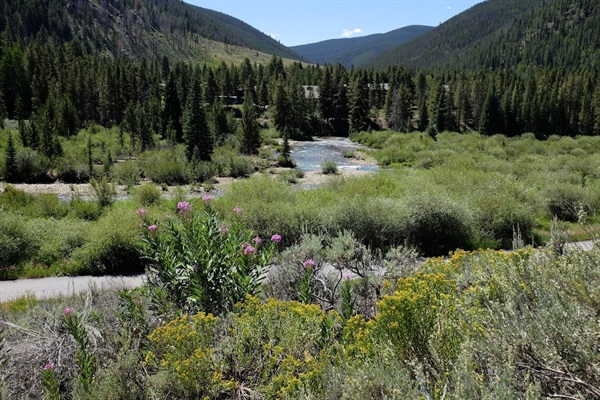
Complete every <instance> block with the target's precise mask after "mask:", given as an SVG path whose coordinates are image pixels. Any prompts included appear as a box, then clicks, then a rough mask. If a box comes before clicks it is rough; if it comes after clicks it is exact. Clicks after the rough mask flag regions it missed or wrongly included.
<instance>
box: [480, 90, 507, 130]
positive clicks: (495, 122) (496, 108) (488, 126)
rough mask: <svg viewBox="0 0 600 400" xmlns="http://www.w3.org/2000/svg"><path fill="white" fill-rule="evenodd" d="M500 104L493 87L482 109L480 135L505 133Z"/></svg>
mask: <svg viewBox="0 0 600 400" xmlns="http://www.w3.org/2000/svg"><path fill="white" fill-rule="evenodd" d="M503 125H504V124H503V121H502V115H501V113H500V102H499V101H498V97H497V96H496V93H495V90H494V88H493V87H491V88H490V90H489V91H488V94H487V96H486V98H485V102H484V103H483V107H482V109H481V117H480V118H479V133H481V134H482V135H493V134H496V133H502V132H504V126H503Z"/></svg>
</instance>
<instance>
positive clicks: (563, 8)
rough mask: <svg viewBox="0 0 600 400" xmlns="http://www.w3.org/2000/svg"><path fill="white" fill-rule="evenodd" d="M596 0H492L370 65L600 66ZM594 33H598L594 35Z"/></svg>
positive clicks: (462, 66)
mask: <svg viewBox="0 0 600 400" xmlns="http://www.w3.org/2000/svg"><path fill="white" fill-rule="evenodd" d="M599 30H600V9H599V7H597V5H595V4H594V0H488V1H485V2H482V3H479V4H477V5H475V6H473V7H471V8H470V9H468V10H466V11H464V12H463V13H461V14H458V15H456V16H454V17H453V18H451V19H449V20H448V21H446V22H444V23H443V24H441V25H440V26H438V27H436V28H434V29H432V30H431V31H429V32H426V33H424V34H423V35H421V36H419V37H417V38H415V39H414V40H412V41H410V42H406V43H402V44H400V45H398V46H396V47H395V48H393V49H390V50H387V51H385V52H383V53H381V54H379V55H378V56H376V57H374V58H372V59H371V60H370V61H369V62H368V63H366V64H365V66H366V67H375V68H377V67H379V68H381V67H386V66H389V65H400V66H403V67H408V68H427V69H432V68H433V69H435V68H465V69H475V68H505V67H509V68H516V67H517V66H535V67H559V68H577V67H578V65H580V62H581V59H580V56H579V55H580V54H583V55H585V59H586V62H587V63H588V64H591V67H592V68H598V67H600V63H599V62H598V61H597V59H599V58H600V43H599V42H598V41H597V40H596V41H595V39H594V38H595V37H598V35H599ZM593 33H595V35H594V34H593Z"/></svg>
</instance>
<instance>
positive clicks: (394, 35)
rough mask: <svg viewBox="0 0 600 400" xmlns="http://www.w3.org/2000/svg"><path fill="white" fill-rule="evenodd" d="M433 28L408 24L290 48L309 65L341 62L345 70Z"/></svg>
mask: <svg viewBox="0 0 600 400" xmlns="http://www.w3.org/2000/svg"><path fill="white" fill-rule="evenodd" d="M432 28H433V27H431V26H425V25H411V26H405V27H404V28H400V29H396V30H393V31H390V32H387V33H380V34H375V35H368V36H363V37H357V38H349V39H331V40H325V41H322V42H318V43H310V44H303V45H300V46H292V47H290V48H291V49H292V50H294V51H295V52H296V53H298V54H300V55H301V56H302V57H303V58H304V59H305V60H307V61H309V62H312V63H319V64H337V63H340V64H342V65H343V66H345V67H347V68H349V67H351V66H352V65H354V66H355V67H362V66H363V65H364V64H365V63H366V62H368V61H369V60H370V59H371V58H373V57H375V56H377V55H379V54H381V53H382V52H384V51H386V50H389V49H391V48H394V47H395V46H397V45H398V44H400V43H404V42H406V41H409V40H411V39H413V38H415V37H417V36H419V35H421V34H423V33H425V32H427V31H429V30H431V29H432Z"/></svg>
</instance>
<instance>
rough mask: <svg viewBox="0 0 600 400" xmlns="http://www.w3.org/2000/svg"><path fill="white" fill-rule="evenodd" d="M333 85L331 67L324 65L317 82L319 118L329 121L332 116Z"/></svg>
mask: <svg viewBox="0 0 600 400" xmlns="http://www.w3.org/2000/svg"><path fill="white" fill-rule="evenodd" d="M334 95H335V87H334V83H333V80H332V76H331V68H330V67H325V71H324V72H323V77H322V78H321V81H320V82H319V112H320V113H321V118H322V119H325V120H327V121H329V120H330V119H331V118H333V116H334V109H333V97H334Z"/></svg>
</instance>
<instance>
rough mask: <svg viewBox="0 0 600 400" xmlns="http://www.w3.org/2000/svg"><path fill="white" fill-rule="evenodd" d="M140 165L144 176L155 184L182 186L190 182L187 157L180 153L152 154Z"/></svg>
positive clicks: (159, 152)
mask: <svg viewBox="0 0 600 400" xmlns="http://www.w3.org/2000/svg"><path fill="white" fill-rule="evenodd" d="M140 165H141V167H142V170H143V172H144V176H145V177H146V178H148V179H150V180H151V181H152V182H154V183H158V184H163V183H164V184H167V185H182V184H187V183H189V182H190V177H189V170H188V166H187V163H186V161H185V157H184V156H183V155H182V154H179V152H178V151H175V150H173V151H158V152H154V153H151V154H150V155H149V156H148V157H147V158H145V159H144V160H143V162H142V163H141V164H140Z"/></svg>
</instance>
